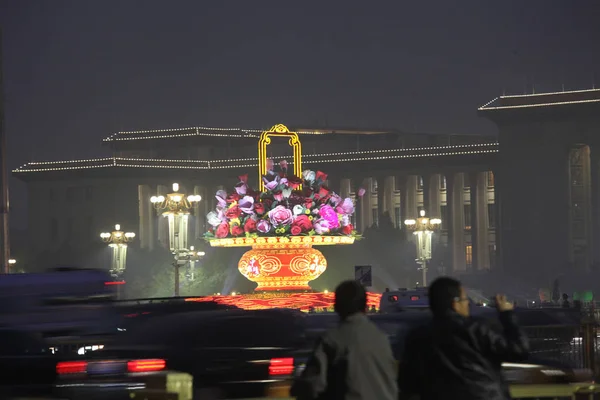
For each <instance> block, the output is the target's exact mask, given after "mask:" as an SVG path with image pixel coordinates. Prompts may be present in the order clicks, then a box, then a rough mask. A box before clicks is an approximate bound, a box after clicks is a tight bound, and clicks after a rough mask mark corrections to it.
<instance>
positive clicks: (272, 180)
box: [262, 175, 279, 190]
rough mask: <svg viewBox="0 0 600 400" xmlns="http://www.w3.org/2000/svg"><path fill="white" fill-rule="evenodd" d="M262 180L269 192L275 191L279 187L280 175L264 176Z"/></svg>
mask: <svg viewBox="0 0 600 400" xmlns="http://www.w3.org/2000/svg"><path fill="white" fill-rule="evenodd" d="M262 179H263V182H264V183H265V187H266V188H267V190H274V189H275V188H276V187H277V186H279V175H269V176H263V178H262Z"/></svg>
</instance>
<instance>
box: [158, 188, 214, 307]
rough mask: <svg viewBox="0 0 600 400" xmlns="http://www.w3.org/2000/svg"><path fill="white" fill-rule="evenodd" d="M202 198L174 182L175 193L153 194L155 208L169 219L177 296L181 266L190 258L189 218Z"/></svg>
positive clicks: (170, 244)
mask: <svg viewBox="0 0 600 400" xmlns="http://www.w3.org/2000/svg"><path fill="white" fill-rule="evenodd" d="M200 200H202V197H200V195H197V194H196V195H189V196H186V195H185V193H180V192H179V184H178V183H174V184H173V193H169V194H167V196H166V197H165V196H152V197H151V198H150V202H151V203H152V204H153V205H154V208H155V209H156V210H157V211H159V212H161V215H162V216H163V217H166V218H168V220H169V249H170V250H171V253H172V254H173V256H174V261H173V267H174V269H175V290H174V294H175V296H179V268H180V267H181V266H182V265H185V264H186V263H187V262H188V261H189V260H188V258H189V256H188V253H189V252H190V250H189V249H188V237H187V236H188V235H187V232H188V219H189V215H190V210H191V209H192V207H194V205H195V203H197V202H199V201H200Z"/></svg>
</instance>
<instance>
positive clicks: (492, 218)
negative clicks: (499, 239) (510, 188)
mask: <svg viewBox="0 0 600 400" xmlns="http://www.w3.org/2000/svg"><path fill="white" fill-rule="evenodd" d="M487 207H488V227H489V228H495V227H496V205H495V204H488V205H487Z"/></svg>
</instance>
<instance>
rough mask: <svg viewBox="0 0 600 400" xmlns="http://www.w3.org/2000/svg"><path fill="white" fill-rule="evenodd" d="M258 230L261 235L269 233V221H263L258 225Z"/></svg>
mask: <svg viewBox="0 0 600 400" xmlns="http://www.w3.org/2000/svg"><path fill="white" fill-rule="evenodd" d="M256 230H258V231H259V232H261V233H269V231H270V230H271V224H270V223H269V221H266V220H264V219H261V220H260V221H258V223H257V224H256Z"/></svg>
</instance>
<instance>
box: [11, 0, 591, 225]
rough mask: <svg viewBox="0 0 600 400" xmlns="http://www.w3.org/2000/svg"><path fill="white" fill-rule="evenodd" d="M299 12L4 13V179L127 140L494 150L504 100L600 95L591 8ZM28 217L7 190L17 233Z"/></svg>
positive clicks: (547, 5) (23, 2)
mask: <svg viewBox="0 0 600 400" xmlns="http://www.w3.org/2000/svg"><path fill="white" fill-rule="evenodd" d="M294 3H298V4H292V2H289V1H274V2H269V1H208V0H200V1H199V0H176V1H164V0H162V1H160V0H143V1H142V0H127V1H123V0H103V1H99V0H95V1H94V0H52V1H51V0H45V1H42V0H37V1H35V0H0V24H1V26H2V28H3V31H4V40H3V42H4V79H5V88H4V96H5V102H6V105H5V112H6V131H7V135H8V146H9V159H8V166H9V168H11V169H12V168H15V167H17V166H19V165H20V164H23V163H25V162H26V161H30V160H37V161H41V160H60V159H72V158H89V157H98V156H105V155H107V154H108V152H107V149H105V148H103V147H102V145H101V143H100V142H101V139H102V138H104V137H106V136H108V135H109V134H111V133H112V132H114V131H120V130H141V129H160V128H176V127H188V126H219V127H245V128H263V127H269V126H271V125H273V124H274V123H276V122H283V123H286V124H289V125H297V124H302V125H305V126H306V125H321V126H323V125H325V124H328V125H330V126H338V127H341V126H343V127H371V128H397V129H402V130H405V131H412V132H414V131H416V132H432V133H471V134H492V133H494V132H495V128H494V126H493V125H492V124H491V123H489V122H487V121H485V120H482V119H480V118H478V117H477V115H476V109H477V107H478V106H480V105H481V104H483V103H485V102H487V101H489V100H491V99H492V98H494V97H495V96H497V95H500V94H503V93H506V94H521V93H524V92H528V93H531V91H532V90H534V88H535V91H536V92H540V91H560V90H562V88H563V85H564V88H565V89H567V90H569V89H584V88H591V87H592V86H593V84H594V80H595V81H596V82H595V84H596V86H600V52H599V51H598V50H599V46H600V45H599V43H600V23H599V22H598V21H600V5H599V4H598V2H597V1H593V0H589V1H587V0H582V1H556V0H539V1H537V0H528V1H523V0H515V1H501V2H488V1H481V0H478V1H470V0H461V1H460V2H448V1H443V0H439V1H418V2H401V1H397V0H393V1H392V0H391V1H377V2H375V1H370V2H367V1H361V2H358V1H326V2H324V1H321V2H316V1H308V2H294ZM457 4H458V5H459V6H457ZM599 134H600V133H599ZM25 201H26V199H25V191H24V188H23V185H22V184H20V183H18V182H17V181H16V180H14V179H13V180H12V187H11V206H12V210H13V216H12V223H13V224H15V225H17V226H19V225H22V224H23V223H24V218H25V204H24V202H25Z"/></svg>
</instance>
